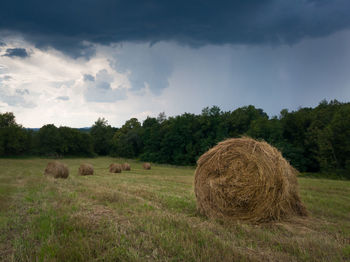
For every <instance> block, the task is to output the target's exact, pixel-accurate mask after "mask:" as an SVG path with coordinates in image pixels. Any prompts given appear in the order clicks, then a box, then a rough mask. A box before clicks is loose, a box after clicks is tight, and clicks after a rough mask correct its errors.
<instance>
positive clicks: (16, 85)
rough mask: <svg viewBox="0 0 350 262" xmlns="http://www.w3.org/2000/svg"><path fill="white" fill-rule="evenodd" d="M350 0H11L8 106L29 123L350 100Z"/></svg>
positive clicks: (2, 93) (0, 68)
mask: <svg viewBox="0 0 350 262" xmlns="http://www.w3.org/2000/svg"><path fill="white" fill-rule="evenodd" d="M349 13H350V2H349V1H347V0H333V1H328V0H296V1H288V0H265V1H264V0H259V1H258V0H254V1H233V0H232V1H204V0H202V1H198V0H188V1H181V0H179V1H160V0H158V1H156V0H150V1H126V0H121V1H113V0H84V1H82V0H75V1H68V0H62V1H43V0H33V1H19V0H13V1H6V2H5V3H2V4H1V8H0V112H5V111H12V112H14V113H15V115H16V116H17V120H18V122H20V123H22V124H23V125H24V126H27V127H40V126H42V125H43V124H48V123H54V124H56V125H68V126H73V127H82V126H91V125H92V124H93V122H94V121H95V120H96V119H97V118H98V117H100V116H103V117H105V118H107V119H108V120H109V122H110V124H112V125H114V126H120V125H122V124H123V123H124V122H125V120H127V119H130V118H131V117H137V118H139V119H140V120H143V119H144V118H145V117H146V116H147V115H150V116H156V115H157V114H158V113H159V112H163V111H164V112H165V113H166V114H167V115H175V114H181V113H184V112H192V113H200V111H201V109H202V108H203V107H206V106H212V105H218V106H219V107H221V108H222V109H223V110H234V109H235V108H237V107H240V106H244V105H249V104H253V105H255V106H257V107H259V108H262V109H264V110H265V111H266V112H267V113H268V114H269V115H270V116H272V115H278V113H279V112H280V110H281V109H283V108H288V109H290V110H294V109H297V108H298V107H304V106H315V105H317V103H318V102H320V101H321V100H322V99H328V100H330V99H338V100H340V101H349V100H350V74H349V73H350V72H349V70H350V69H349V68H350V16H349V15H348V14H349Z"/></svg>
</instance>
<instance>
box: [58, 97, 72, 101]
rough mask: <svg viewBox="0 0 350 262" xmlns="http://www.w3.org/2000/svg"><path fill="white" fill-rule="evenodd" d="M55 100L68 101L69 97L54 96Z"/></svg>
mask: <svg viewBox="0 0 350 262" xmlns="http://www.w3.org/2000/svg"><path fill="white" fill-rule="evenodd" d="M56 99H57V100H62V101H68V100H69V97H68V96H58V97H56Z"/></svg>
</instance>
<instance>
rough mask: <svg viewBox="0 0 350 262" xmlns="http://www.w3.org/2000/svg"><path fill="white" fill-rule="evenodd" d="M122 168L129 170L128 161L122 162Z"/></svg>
mask: <svg viewBox="0 0 350 262" xmlns="http://www.w3.org/2000/svg"><path fill="white" fill-rule="evenodd" d="M122 169H123V170H125V171H130V169H131V168H130V165H129V164H128V163H124V164H122Z"/></svg>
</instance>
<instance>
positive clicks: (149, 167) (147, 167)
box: [142, 163, 151, 170]
mask: <svg viewBox="0 0 350 262" xmlns="http://www.w3.org/2000/svg"><path fill="white" fill-rule="evenodd" d="M142 167H143V169H146V170H150V169H151V164H150V163H143V165H142Z"/></svg>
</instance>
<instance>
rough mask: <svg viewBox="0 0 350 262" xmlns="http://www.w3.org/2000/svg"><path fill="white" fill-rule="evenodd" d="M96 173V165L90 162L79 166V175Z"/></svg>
mask: <svg viewBox="0 0 350 262" xmlns="http://www.w3.org/2000/svg"><path fill="white" fill-rule="evenodd" d="M93 174H94V167H93V166H92V165H90V164H81V165H80V167H79V175H81V176H87V175H93Z"/></svg>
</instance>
